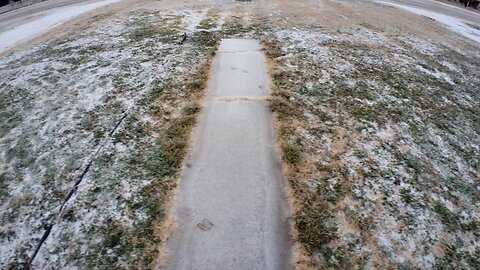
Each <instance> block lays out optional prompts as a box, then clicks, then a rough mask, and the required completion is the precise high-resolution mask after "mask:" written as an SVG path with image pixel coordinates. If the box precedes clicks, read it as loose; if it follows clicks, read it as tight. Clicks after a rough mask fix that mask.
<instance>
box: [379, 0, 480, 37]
mask: <svg viewBox="0 0 480 270" xmlns="http://www.w3.org/2000/svg"><path fill="white" fill-rule="evenodd" d="M380 3H382V4H385V5H389V6H394V7H398V8H401V9H404V10H407V11H409V12H412V13H415V14H418V15H422V16H426V17H429V18H431V19H434V20H436V21H438V22H440V23H441V24H443V25H445V26H446V27H447V28H448V29H450V30H452V31H454V32H457V33H458V34H460V35H462V36H464V37H467V38H469V39H471V40H473V41H476V42H478V43H480V31H479V30H477V29H474V28H471V27H469V26H468V25H467V24H465V23H464V22H462V21H460V20H459V19H456V18H453V17H450V16H447V15H443V14H440V13H436V12H432V11H428V10H424V9H421V8H414V7H409V6H404V5H400V4H392V3H388V2H383V1H380Z"/></svg>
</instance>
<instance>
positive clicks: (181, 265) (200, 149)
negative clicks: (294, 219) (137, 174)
mask: <svg viewBox="0 0 480 270" xmlns="http://www.w3.org/2000/svg"><path fill="white" fill-rule="evenodd" d="M245 44H246V45H245ZM244 45H245V48H244V47H242V46H244ZM253 45H254V44H252V43H251V41H249V42H243V41H241V42H235V41H234V42H232V41H230V40H223V41H222V44H221V45H220V48H222V46H223V48H224V49H225V48H228V50H229V52H220V53H218V54H217V56H216V64H215V65H214V73H213V78H212V82H213V83H212V84H211V85H210V89H209V98H208V99H207V103H206V106H205V108H204V110H203V112H202V115H201V116H200V121H199V124H198V127H197V130H196V132H195V135H194V139H193V149H192V152H191V154H190V156H189V157H188V158H187V160H186V167H185V168H184V174H183V176H182V178H181V180H180V186H179V191H178V196H177V198H176V209H175V220H176V223H177V227H176V229H175V231H174V232H173V235H172V237H171V238H170V239H169V240H168V242H167V250H168V252H169V256H168V258H167V263H168V265H167V266H166V267H165V269H290V268H293V267H292V266H291V262H290V257H291V240H290V236H289V225H288V221H287V218H288V216H289V210H288V207H287V203H286V198H285V194H284V180H283V177H282V174H281V163H280V159H279V155H278V153H277V151H276V147H275V144H276V139H275V134H274V128H273V122H272V119H273V118H272V113H271V111H270V108H269V104H268V103H267V102H266V101H265V100H264V99H258V98H257V97H258V96H265V95H267V94H268V88H267V79H266V78H267V75H266V69H265V63H264V56H263V54H262V53H261V52H259V51H256V50H257V49H258V48H259V47H260V45H258V43H256V46H253ZM246 49H254V50H255V51H253V52H252V51H247V50H246ZM225 50H227V49H225ZM231 51H237V52H235V53H232V52H231ZM239 51H241V52H239ZM231 67H235V68H236V69H231ZM242 70H247V71H248V72H242ZM259 85H261V86H262V87H258V86H259ZM236 97H241V98H236ZM250 98H251V99H250Z"/></svg>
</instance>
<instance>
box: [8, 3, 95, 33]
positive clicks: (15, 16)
mask: <svg viewBox="0 0 480 270" xmlns="http://www.w3.org/2000/svg"><path fill="white" fill-rule="evenodd" d="M81 2H84V3H88V2H95V1H87V0H49V1H45V2H42V3H38V4H34V5H29V6H25V7H22V8H17V9H15V10H12V11H9V12H6V13H3V14H0V28H2V25H6V24H8V23H12V22H14V21H18V20H21V19H24V18H25V17H29V16H34V15H35V14H36V13H40V12H43V11H46V10H49V9H52V8H57V7H63V6H68V5H72V4H76V3H81Z"/></svg>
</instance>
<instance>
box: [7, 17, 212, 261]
mask: <svg viewBox="0 0 480 270" xmlns="http://www.w3.org/2000/svg"><path fill="white" fill-rule="evenodd" d="M195 14H196V13H195ZM187 17H188V14H172V13H170V14H167V13H158V12H146V11H145V12H132V13H130V14H129V15H128V16H126V17H124V18H122V19H117V20H114V21H109V22H108V23H106V24H104V25H103V26H102V27H100V28H96V29H87V30H85V31H83V32H81V34H79V35H78V36H73V37H71V38H70V39H68V40H62V41H54V42H51V43H50V44H47V45H44V46H38V47H35V48H33V49H31V50H29V51H26V52H23V53H18V54H15V55H13V56H11V57H8V58H2V59H1V60H0V74H1V75H0V76H1V77H2V78H3V79H2V81H3V82H2V83H1V85H0V108H1V110H0V172H1V174H0V185H1V189H0V192H1V193H0V204H1V208H0V209H1V211H0V254H1V256H0V268H1V269H6V268H9V267H12V268H15V269H16V268H20V266H21V265H25V264H26V263H27V262H28V260H29V259H30V258H31V256H32V255H33V253H34V251H35V250H36V248H37V245H38V243H39V240H40V238H41V237H42V235H43V234H44V233H45V232H46V231H47V230H48V228H49V227H50V226H51V225H52V224H53V227H52V230H51V232H50V235H49V237H48V238H47V241H46V242H45V243H44V244H43V245H42V247H41V248H40V250H39V253H38V255H37V256H36V258H35V260H34V261H33V264H32V265H33V266H34V267H35V268H38V269H45V268H46V267H47V266H48V267H53V268H57V269H65V268H66V267H67V268H68V267H73V266H76V267H80V268H83V269H91V268H95V267H105V266H109V267H115V268H117V269H119V268H121V267H128V266H129V265H130V266H131V265H136V266H138V267H140V268H142V266H145V267H146V266H148V265H151V264H152V263H154V261H155V260H156V257H157V256H158V249H159V242H160V238H161V235H159V234H160V233H161V232H160V231H158V229H157V228H158V227H159V226H160V225H161V221H162V218H163V215H164V207H165V205H164V201H165V196H166V195H167V194H169V193H168V192H169V190H170V189H171V188H172V187H173V186H174V185H175V182H174V181H173V179H174V178H175V177H176V174H177V171H178V169H179V166H180V164H181V161H182V157H183V154H184V152H185V150H186V146H187V141H186V137H185V136H186V135H187V133H188V130H189V127H191V126H192V124H193V123H194V122H195V118H194V116H195V114H196V113H197V112H198V107H197V105H196V104H195V102H196V101H197V100H198V97H197V96H198V95H199V94H200V92H199V90H201V88H202V87H203V84H204V83H205V81H206V76H205V75H204V74H203V73H204V69H205V68H208V59H209V58H210V56H211V52H210V51H211V50H212V49H213V47H214V46H215V44H216V39H214V38H212V37H211V36H209V35H206V34H202V33H199V34H192V35H190V37H189V41H188V42H187V43H185V44H184V45H182V46H179V45H178V42H179V40H180V37H181V34H182V33H183V31H184V30H185V29H187V28H191V27H192V26H191V25H190V24H189V22H188V20H187ZM76 182H77V183H79V185H78V188H76V189H73V191H74V192H73V195H72V196H71V197H70V198H69V192H70V191H71V190H72V187H73V186H74V184H75V183H76ZM66 198H69V200H68V202H67V203H66V204H65V205H64V207H63V208H62V209H61V206H62V204H63V202H64V200H65V199H66ZM60 210H61V211H60Z"/></svg>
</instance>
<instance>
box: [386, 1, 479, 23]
mask: <svg viewBox="0 0 480 270" xmlns="http://www.w3.org/2000/svg"><path fill="white" fill-rule="evenodd" d="M452 1H453V0H452ZM382 2H389V3H394V4H400V5H405V6H410V7H415V8H422V9H425V10H428V11H433V12H437V13H440V14H443V15H447V16H450V17H454V18H458V19H461V20H463V21H467V22H472V23H475V24H477V25H480V14H479V13H477V12H475V11H472V9H471V8H468V9H467V8H463V7H458V6H454V5H453V4H454V2H452V5H450V4H448V3H443V2H441V1H433V0H382Z"/></svg>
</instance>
